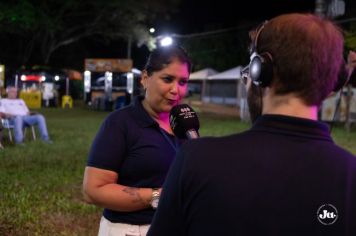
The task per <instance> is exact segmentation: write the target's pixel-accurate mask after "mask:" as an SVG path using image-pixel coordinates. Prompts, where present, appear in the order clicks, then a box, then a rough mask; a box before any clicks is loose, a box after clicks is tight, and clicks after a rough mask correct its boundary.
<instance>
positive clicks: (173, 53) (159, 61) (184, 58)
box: [143, 45, 192, 76]
mask: <svg viewBox="0 0 356 236" xmlns="http://www.w3.org/2000/svg"><path fill="white" fill-rule="evenodd" d="M173 60H178V61H180V62H181V63H187V66H188V71H189V72H190V70H191V66H192V64H191V60H190V58H189V56H188V54H187V53H186V51H185V50H184V49H183V48H182V47H180V46H176V45H173V46H169V47H159V48H157V49H155V50H153V51H152V52H151V53H150V55H149V57H148V59H147V62H146V65H145V67H144V68H143V69H144V70H146V71H147V75H148V76H151V75H152V73H153V72H156V71H160V70H162V69H163V68H165V67H166V66H168V65H169V64H170V63H172V61H173Z"/></svg>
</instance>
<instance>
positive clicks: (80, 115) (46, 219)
mask: <svg viewBox="0 0 356 236" xmlns="http://www.w3.org/2000/svg"><path fill="white" fill-rule="evenodd" d="M39 112H41V113H42V114H44V115H45V116H46V118H47V125H48V128H49V133H50V135H51V138H52V139H53V141H54V143H53V144H52V145H48V144H44V143H42V142H41V141H27V142H26V145H25V146H24V147H18V146H15V145H13V144H11V143H9V142H8V141H7V140H6V138H5V139H4V146H5V149H4V150H0V235H4V236H6V235H15V236H16V235H19V236H20V235H21V236H23V235H41V236H42V235H89V236H90V235H97V230H98V225H99V220H100V216H101V211H102V209H101V208H98V207H95V206H92V205H88V204H86V203H84V202H83V200H82V195H81V184H82V177H83V171H84V168H85V164H86V159H87V155H88V151H89V148H90V145H91V142H92V140H93V138H94V136H95V134H96V132H97V130H98V128H99V126H100V124H101V122H102V121H103V119H104V118H105V117H106V116H107V114H108V113H107V112H100V111H93V110H90V109H86V108H84V107H81V106H79V105H78V106H76V108H74V109H61V108H44V109H40V110H39ZM199 118H200V122H201V129H200V134H201V136H221V135H225V134H230V133H235V132H240V131H243V130H245V129H247V128H248V127H249V124H247V123H243V122H239V121H238V119H237V118H236V117H226V116H224V115H213V114H202V113H200V114H199ZM28 133H30V132H28ZM37 134H38V132H37ZM5 136H6V135H5ZM333 136H334V137H335V140H336V142H337V143H338V144H340V145H341V146H343V147H345V148H346V149H348V150H350V151H351V152H353V153H354V154H355V153H356V147H355V145H354V144H355V142H356V132H355V130H352V132H350V133H347V132H345V131H344V129H343V127H342V126H337V127H334V128H333Z"/></svg>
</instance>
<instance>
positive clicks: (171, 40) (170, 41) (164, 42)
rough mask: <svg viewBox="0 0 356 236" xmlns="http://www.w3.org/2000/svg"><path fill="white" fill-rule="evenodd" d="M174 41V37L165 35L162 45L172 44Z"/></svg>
mask: <svg viewBox="0 0 356 236" xmlns="http://www.w3.org/2000/svg"><path fill="white" fill-rule="evenodd" d="M172 43H173V39H172V37H169V36H165V37H163V38H162V39H161V41H160V44H161V46H162V47H167V46H170V45H171V44H172Z"/></svg>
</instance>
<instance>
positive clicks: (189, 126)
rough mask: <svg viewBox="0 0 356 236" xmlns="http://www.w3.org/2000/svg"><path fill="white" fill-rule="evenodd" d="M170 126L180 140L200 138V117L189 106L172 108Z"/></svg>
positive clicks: (181, 105) (182, 105)
mask: <svg viewBox="0 0 356 236" xmlns="http://www.w3.org/2000/svg"><path fill="white" fill-rule="evenodd" d="M169 124H170V125H171V128H172V130H173V133H174V134H175V135H176V136H177V137H178V138H183V139H184V138H188V139H195V138H199V132H198V130H199V127H200V124H199V119H198V116H197V114H196V112H195V111H194V110H193V108H191V107H190V106H188V105H187V104H180V105H177V106H174V107H173V108H172V110H171V112H170V113H169Z"/></svg>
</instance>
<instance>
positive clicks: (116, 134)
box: [83, 46, 191, 236]
mask: <svg viewBox="0 0 356 236" xmlns="http://www.w3.org/2000/svg"><path fill="white" fill-rule="evenodd" d="M190 68H191V63H190V60H189V58H188V56H187V54H186V53H185V52H184V50H183V49H182V48H180V47H177V46H172V47H168V48H159V49H156V50H155V51H153V52H152V53H151V54H150V56H149V58H148V61H147V63H146V66H145V68H144V70H143V71H142V77H141V84H142V86H143V88H144V90H145V95H144V97H141V96H139V97H137V98H136V99H135V101H134V104H133V105H131V106H128V107H126V108H123V109H122V110H118V111H114V112H112V113H111V114H110V115H109V116H108V117H107V118H106V120H105V121H104V123H103V124H102V126H101V128H100V130H99V132H98V134H97V135H96V138H95V140H94V142H93V144H92V147H91V151H90V154H89V158H88V164H87V167H86V169H85V173H84V180H83V192H84V198H85V200H86V201H87V202H88V203H91V204H95V205H98V206H101V207H104V208H105V209H104V212H103V217H102V219H101V222H100V229H99V235H118V236H120V235H146V232H147V230H148V227H149V224H150V223H151V220H152V217H153V214H154V212H155V208H156V207H157V203H158V198H159V195H160V192H161V186H162V184H163V182H164V179H165V177H166V174H167V171H168V169H169V167H170V165H171V163H172V161H173V159H174V157H175V154H176V150H177V148H178V146H179V144H180V142H181V140H178V139H177V138H176V137H175V136H174V135H173V132H172V130H171V127H170V125H169V112H170V110H171V108H172V107H173V106H175V105H177V104H179V103H180V101H181V100H182V98H183V97H184V96H185V93H186V91H187V82H188V78H189V73H190Z"/></svg>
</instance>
